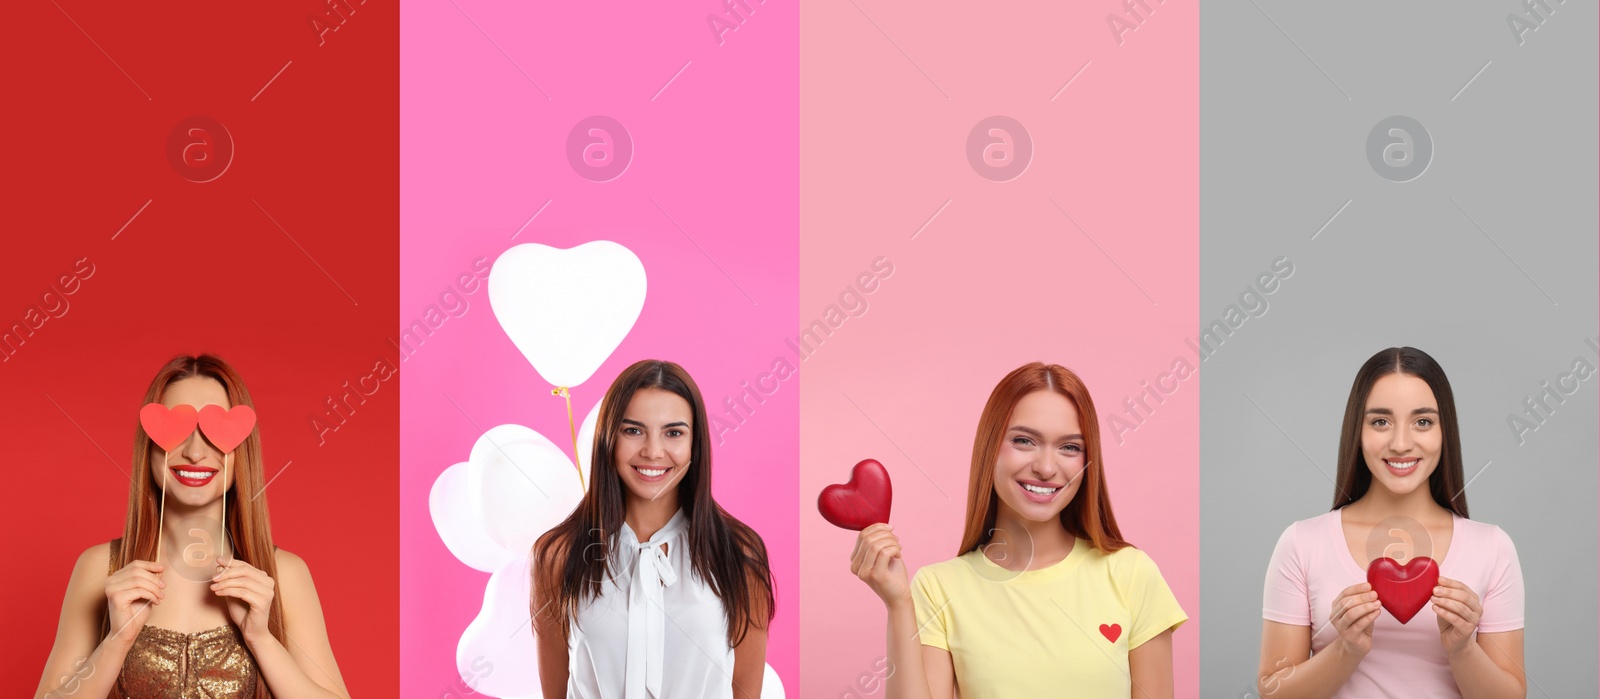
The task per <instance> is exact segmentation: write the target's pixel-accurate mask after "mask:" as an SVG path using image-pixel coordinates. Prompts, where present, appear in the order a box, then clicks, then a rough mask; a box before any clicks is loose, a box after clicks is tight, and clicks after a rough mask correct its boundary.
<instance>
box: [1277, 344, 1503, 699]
mask: <svg viewBox="0 0 1600 699" xmlns="http://www.w3.org/2000/svg"><path fill="white" fill-rule="evenodd" d="M1461 462H1462V455H1461V434H1460V430H1459V429H1458V428H1457V426H1456V406H1455V398H1454V396H1453V395H1452V394H1451V392H1450V381H1449V380H1448V379H1447V378H1445V374H1444V370H1443V369H1442V368H1440V367H1439V364H1438V362H1435V361H1434V360H1433V357H1430V356H1428V354H1427V353H1425V352H1423V351H1422V350H1419V349H1415V348H1411V347H1399V348H1395V347H1391V348H1389V349H1386V350H1383V351H1382V352H1379V353H1377V354H1375V355H1373V356H1372V358H1371V359H1368V360H1367V362H1366V364H1363V365H1362V366H1361V370H1360V371H1358V372H1356V379H1355V382H1354V384H1353V385H1352V386H1351V388H1350V398H1349V401H1348V402H1347V403H1346V404H1345V412H1344V427H1343V430H1342V432H1341V434H1340V439H1339V469H1338V477H1337V483H1336V485H1335V488H1334V496H1333V510H1332V511H1330V512H1328V513H1327V514H1323V515H1321V516H1318V517H1313V518H1311V519H1307V520H1301V521H1299V522H1295V523H1294V524H1292V525H1290V526H1289V528H1288V529H1286V530H1284V532H1283V535H1282V536H1281V537H1279V539H1278V544H1277V548H1276V549H1274V550H1273V552H1272V563H1271V564H1270V565H1269V566H1268V570H1267V578H1266V586H1265V592H1264V595H1263V596H1264V602H1263V605H1262V616H1263V617H1264V620H1263V621H1262V628H1261V666H1260V675H1259V676H1260V678H1261V679H1260V681H1259V683H1258V685H1259V689H1260V691H1261V693H1262V695H1263V696H1272V697H1273V698H1274V699H1307V698H1311V697H1315V698H1318V699H1327V698H1329V697H1363V698H1368V697H1384V698H1399V697H1467V698H1469V699H1511V698H1513V697H1516V698H1521V697H1525V696H1527V681H1526V679H1525V677H1524V673H1523V670H1522V627H1523V623H1522V568H1521V566H1520V565H1519V563H1518V562H1517V550H1516V548H1515V547H1514V546H1513V545H1512V543H1511V538H1510V537H1508V536H1506V533H1505V532H1504V531H1501V529H1500V528H1499V527H1496V526H1494V525H1491V524H1483V523H1479V522H1474V521H1472V520H1470V519H1467V496H1466V484H1465V482H1464V481H1463V479H1462V468H1461ZM1422 557H1427V558H1431V559H1433V560H1434V561H1436V563H1437V570H1438V575H1439V582H1438V585H1437V586H1436V587H1434V588H1432V595H1431V597H1430V598H1429V600H1428V604H1426V605H1424V606H1422V607H1421V608H1420V609H1419V610H1418V611H1417V612H1416V614H1415V616H1414V617H1412V618H1410V619H1408V620H1407V621H1405V622H1402V621H1400V620H1398V619H1396V618H1395V617H1394V616H1393V615H1392V614H1389V613H1386V612H1385V611H1384V609H1383V608H1382V605H1381V603H1380V602H1379V601H1378V593H1377V592H1376V591H1374V590H1373V589H1372V585H1371V584H1369V583H1367V582H1365V581H1366V580H1367V569H1368V566H1370V565H1371V564H1372V562H1373V561H1374V560H1376V559H1379V558H1392V559H1394V560H1395V562H1397V563H1400V564H1406V563H1409V562H1410V559H1412V558H1419V559H1420V558H1422ZM1419 563H1421V564H1422V565H1419V566H1409V567H1408V568H1407V570H1408V571H1415V570H1418V569H1420V568H1422V567H1425V566H1427V565H1428V564H1427V562H1426V561H1419ZM1405 575H1406V576H1407V577H1405V578H1402V577H1399V576H1395V577H1394V579H1395V580H1402V579H1412V578H1411V577H1409V576H1412V575H1414V573H1411V572H1408V573H1406V574H1405ZM1424 579H1425V578H1424ZM1380 581H1381V580H1380Z"/></svg>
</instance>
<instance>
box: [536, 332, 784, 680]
mask: <svg viewBox="0 0 1600 699" xmlns="http://www.w3.org/2000/svg"><path fill="white" fill-rule="evenodd" d="M590 463H591V466H590V474H591V478H590V486H589V490H588V491H587V492H586V493H585V494H584V496H583V500H582V502H580V503H579V505H578V508H577V509H576V510H575V511H573V513H572V515H571V516H569V517H568V518H567V519H566V521H564V522H562V523H561V524H558V525H556V526H555V528H553V529H551V530H550V531H549V532H547V533H546V534H545V535H543V536H541V537H539V540H538V542H537V543H535V544H534V547H533V551H532V553H531V555H530V558H531V560H532V561H533V566H532V567H533V571H532V589H533V594H532V595H531V597H530V599H529V600H528V609H529V611H530V613H531V615H532V617H533V630H534V634H535V635H536V636H537V640H538V648H539V651H538V652H539V658H538V665H539V683H540V686H541V687H542V689H543V692H544V696H545V697H546V698H547V699H560V698H562V697H627V699H644V698H645V697H646V696H647V694H648V696H653V697H702V698H705V699H724V698H725V699H757V698H758V697H760V696H761V694H762V683H763V680H764V674H765V669H766V648H767V629H768V626H769V624H770V623H771V620H772V617H773V611H774V597H773V593H772V571H771V567H770V566H769V565H768V562H767V548H766V544H765V543H764V542H763V541H762V539H761V536H760V535H759V534H757V533H756V532H755V530H754V529H751V528H750V527H749V526H746V525H745V524H744V523H743V522H740V521H739V520H738V519H736V518H734V516H733V515H731V514H729V513H728V512H727V511H726V510H724V509H722V506H721V505H718V504H717V501H716V500H715V499H714V498H712V496H711V439H710V428H709V425H708V422H707V420H706V407H705V402H704V401H703V400H701V397H700V388H699V387H698V386H697V385H695V382H694V379H692V378H690V377H689V374H688V373H687V372H685V371H684V370H683V367H681V366H678V365H677V364H674V363H672V362H664V361H658V360H648V359H647V360H643V361H640V362H636V363H634V364H633V365H632V366H629V367H628V368H627V369H624V370H623V371H622V373H621V374H620V375H619V376H617V379H616V380H615V381H613V382H612V384H611V387H610V388H609V389H607V390H606V395H605V397H604V398H602V399H601V402H600V414H599V416H598V418H597V420H596V423H595V429H594V451H593V456H592V457H591V461H590Z"/></svg>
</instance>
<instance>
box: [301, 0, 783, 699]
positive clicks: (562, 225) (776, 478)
mask: <svg viewBox="0 0 1600 699" xmlns="http://www.w3.org/2000/svg"><path fill="white" fill-rule="evenodd" d="M752 6H753V7H755V8H756V12H755V14H753V15H751V16H750V17H748V18H747V21H746V22H745V24H744V25H743V26H742V27H741V28H739V29H738V30H737V31H733V32H728V33H727V34H726V35H725V36H724V37H723V44H722V45H720V46H719V45H718V44H717V41H716V38H715V36H714V35H713V33H712V32H711V30H710V29H709V27H708V25H707V23H706V15H707V14H708V13H711V12H713V11H715V12H718V13H721V11H722V6H721V4H720V3H713V2H697V3H644V4H638V3H581V4H558V3H538V4H535V5H528V4H521V3H491V2H484V1H483V0H455V2H406V3H404V5H403V10H402V26H401V71H400V73H401V76H402V78H401V115H400V121H401V138H400V140H401V143H400V148H401V173H402V174H401V178H400V192H401V250H402V252H401V260H400V265H401V288H400V312H401V317H400V318H399V324H401V325H409V324H410V323H411V322H412V321H415V320H417V319H420V318H422V317H423V315H424V313H425V311H426V309H427V307H428V305H429V304H435V303H438V296H439V294H440V293H441V292H443V291H445V290H446V289H447V288H449V287H451V286H452V285H453V284H454V282H455V280H456V278H457V276H458V275H459V274H460V273H462V272H465V271H467V270H468V269H469V267H470V265H471V262H472V260H473V259H474V258H476V257H479V256H485V257H487V258H488V260H489V261H490V262H492V261H493V259H494V258H495V256H497V255H498V254H500V253H501V252H502V251H504V250H505V249H506V248H508V247H510V246H511V245H513V244H516V243H523V242H539V243H544V244H547V245H551V246H554V247H560V248H568V247H572V246H575V245H578V244H581V243H584V242H587V241H590V240H597V239H609V240H613V241H616V242H619V243H621V244H623V245H625V246H627V247H628V248H630V249H632V250H633V251H634V253H635V254H637V255H638V256H639V258H640V259H641V260H642V261H643V263H644V266H645V271H646V274H647V275H648V277H649V295H648V297H647V299H646V301H645V305H644V311H643V313H642V314H641V317H640V319H639V321H638V324H637V325H636V326H635V327H634V329H633V331H632V333H631V334H630V335H629V336H628V338H627V339H626V340H625V341H623V343H622V346H621V347H620V348H619V349H618V350H617V351H616V353H615V354H613V355H612V357H611V359H610V360H609V361H607V362H606V363H605V364H604V365H603V366H602V367H601V368H600V370H599V371H598V372H596V374H595V376H594V377H593V378H592V379H590V380H589V381H588V382H586V383H584V384H582V385H580V386H578V387H576V388H575V389H574V390H573V394H574V396H575V398H574V403H573V410H574V413H575V416H574V417H575V418H576V419H579V420H581V419H582V418H583V416H585V415H587V414H588V412H589V410H590V409H591V408H592V407H593V406H594V405H595V403H596V402H597V401H598V400H599V398H600V395H601V394H602V393H603V392H604V390H605V388H606V386H607V385H608V384H609V383H610V380H611V379H612V378H614V377H615V376H616V374H617V373H618V372H619V371H621V370H622V368H623V367H625V366H627V365H628V364H630V363H632V362H634V361H636V360H639V359H644V358H651V357H654V358H663V359H670V360H673V361H676V362H679V363H681V364H683V365H684V367H685V368H687V369H688V370H689V372H690V373H691V374H692V375H693V376H694V377H695V380H696V381H697V382H698V383H699V385H700V388H701V391H702V392H703V393H704V395H705V398H706V401H707V403H708V404H709V405H708V408H709V409H710V410H713V411H719V412H720V411H721V407H720V406H721V404H722V400H723V399H724V398H725V397H731V396H734V395H736V394H737V393H739V392H740V391H742V390H744V388H743V386H742V385H741V382H743V381H749V382H751V383H752V384H754V383H755V382H756V381H757V377H758V376H759V375H760V374H762V373H764V372H767V371H769V370H770V369H771V368H772V363H773V359H774V358H775V357H777V356H779V355H780V354H781V353H782V349H783V347H782V341H783V338H784V337H787V336H788V335H789V334H792V332H793V329H794V327H795V325H796V323H797V320H796V315H795V307H796V303H797V300H796V299H797V296H796V294H797V289H798V286H799V280H798V266H797V262H796V251H797V247H798V245H797V234H798V230H797V221H798V209H797V207H798V203H797V198H798V195H797V193H798V191H799V183H798V174H797V170H798V165H797V157H798V155H797V153H798V145H797V134H798V123H797V120H798V112H799V108H798V105H797V99H798V56H799V47H798V38H797V28H798V17H797V10H796V8H795V6H794V5H792V4H785V3H768V4H766V5H759V4H754V5H752ZM458 8H459V9H458ZM469 17H470V19H469ZM474 23H475V24H476V26H474ZM480 27H481V30H480ZM484 32H487V35H488V37H486V36H485V33H484ZM489 37H492V42H491V39H490V38H489ZM496 44H498V46H499V48H498V49H497V48H496ZM502 50H503V51H504V53H502ZM686 62H690V65H689V67H688V68H686V69H684V70H683V71H682V73H681V74H680V75H678V77H677V78H676V79H675V80H673V81H672V83H671V85H670V86H668V87H667V88H666V89H665V90H662V87H663V85H666V84H667V83H668V81H669V79H672V77H673V75H674V74H675V73H678V71H679V69H680V68H682V67H683V66H684V64H685V63H686ZM524 74H526V77H525V75H524ZM530 78H531V81H530ZM534 83H537V88H536V87H535V84H534ZM541 90H542V93H541ZM658 93H659V94H658ZM547 95H548V97H547ZM653 96H654V100H652V97H653ZM594 114H604V115H608V116H611V117H613V118H615V119H617V120H619V121H620V122H621V123H622V124H623V125H624V126H625V127H626V128H627V129H628V130H629V131H630V132H631V134H632V137H633V140H634V144H635V154H634V158H633V162H632V165H631V166H630V167H629V168H628V170H627V171H626V172H625V173H624V174H623V175H622V176H621V177H619V178H618V179H615V180H613V181H610V182H604V183H596V182H590V181H588V180H585V179H582V178H580V177H578V176H577V175H576V174H575V173H574V171H573V169H572V167H571V166H570V165H569V164H568V162H567V159H566V155H565V143H566V137H567V132H568V130H569V129H570V128H571V127H572V126H573V124H575V123H576V122H577V121H578V120H580V119H582V118H584V117H588V116H590V115H594ZM351 126H353V127H359V124H357V125H351ZM329 196H338V193H337V192H330V193H329ZM547 201H548V202H549V203H548V206H547V207H545V208H544V210H543V211H542V212H541V213H539V215H538V216H537V217H536V218H534V219H533V220H532V222H531V223H528V224H527V226H526V228H522V227H523V225H524V224H525V223H526V222H528V220H529V217H530V216H532V215H533V214H534V212H536V211H539V209H540V207H541V206H545V204H546V202H547ZM663 211H665V213H663ZM669 215H670V217H671V218H670V219H669V218H668V216H669ZM674 220H675V221H676V224H674V222H673V221H674ZM680 227H681V229H680ZM519 228H521V229H522V230H521V232H520V233H517V231H518V230H519ZM514 233H517V237H516V239H515V240H512V235H513V234H514ZM467 299H468V300H469V301H470V302H471V308H470V310H468V311H467V312H466V313H465V315H463V316H462V317H460V318H449V319H448V320H447V321H446V322H445V323H444V324H443V326H442V327H440V328H439V329H438V330H437V331H435V333H434V335H433V336H432V337H431V338H429V339H428V340H427V341H426V342H425V343H424V344H423V345H422V346H421V347H420V348H419V349H418V350H417V351H416V352H415V354H413V355H412V356H410V357H409V358H408V359H407V360H406V361H404V362H403V363H402V364H401V401H402V403H401V454H402V456H401V463H400V474H401V478H400V498H401V503H400V532H401V559H400V572H401V576H400V614H401V624H400V629H401V631H400V633H401V637H400V653H401V682H400V684H401V686H402V687H404V688H405V689H404V692H405V693H404V696H407V697H419V698H420V697H429V698H432V697H437V696H440V695H441V694H443V693H444V692H446V691H448V690H451V689H456V690H457V691H459V687H460V683H459V679H458V676H457V673H456V670H455V663H454V657H455V646H456V641H457V639H458V637H459V636H460V634H461V631H462V629H464V628H465V627H466V626H467V624H468V622H470V621H471V620H472V618H473V617H474V616H475V615H476V614H477V613H478V609H479V605H480V603H481V600H482V596H483V590H484V585H485V584H486V583H487V582H488V578H489V575H488V574H487V573H480V572H477V571H475V570H472V569H470V568H468V567H467V566H466V565H464V564H462V563H460V562H458V561H457V560H456V559H455V558H454V557H453V556H452V555H451V554H450V553H449V551H447V550H446V549H445V547H444V544H443V543H442V542H441V541H440V539H439V537H438V535H437V534H436V533H435V532H434V529H433V525H432V522H431V521H430V519H429V515H428V491H429V488H430V487H431V486H432V484H433V481H434V479H435V478H436V477H437V476H438V474H439V473H440V472H441V471H442V470H444V469H445V468H447V467H448V466H450V465H451V464H454V463H456V462H458V461H464V460H465V459H466V457H467V454H468V451H469V450H470V449H471V447H472V444H473V442H474V440H476V439H477V438H478V436H479V435H480V434H481V433H482V431H483V430H487V429H488V428H490V427H492V426H494V425H498V424H501V423H519V424H523V425H527V426H529V427H532V428H534V429H536V430H538V431H539V432H541V433H543V434H544V435H546V436H547V437H550V438H551V439H552V440H553V441H554V442H555V443H556V444H558V445H559V444H566V443H567V442H568V440H569V436H568V432H567V422H566V419H567V418H566V413H565V409H564V407H563V404H562V402H561V401H560V399H559V398H554V397H552V396H550V395H549V393H550V386H549V385H548V384H546V383H545V382H544V381H543V380H542V379H540V377H539V376H538V375H537V374H536V373H535V372H534V370H533V368H532V367H531V366H530V365H529V364H528V362H527V361H526V360H525V359H524V358H523V357H522V355H521V353H520V352H518V350H517V349H516V347H515V346H513V345H512V343H511V341H510V340H509V339H508V338H507V337H506V336H505V334H504V332H502V331H501V329H500V327H499V325H498V324H497V323H496V320H495V317H494V313H493V311H492V309H491V308H490V306H489V299H488V293H487V290H486V289H483V288H480V289H479V290H478V292H477V293H475V294H472V295H470V296H467ZM769 385H770V384H769ZM446 394H448V398H447V397H446ZM452 400H453V401H454V402H455V403H457V404H459V405H460V407H461V410H457V408H456V407H455V406H453V405H452V404H451V401H452ZM798 404H799V381H798V378H791V379H790V380H788V381H785V382H782V384H781V385H780V387H779V388H778V390H777V392H776V393H775V394H774V395H771V396H767V397H766V402H765V403H764V404H762V405H760V406H759V407H758V409H757V412H756V413H755V414H754V415H753V416H748V419H747V420H746V422H745V423H744V424H743V425H742V426H741V427H739V428H738V430H737V431H735V432H731V433H728V434H727V438H726V441H725V443H723V444H721V445H718V446H716V447H715V450H716V451H715V453H716V469H717V470H716V475H715V493H716V496H717V498H718V500H719V501H720V502H721V503H722V504H723V505H724V506H725V507H727V508H728V509H729V510H730V511H731V512H733V514H734V515H736V516H738V517H739V518H741V519H742V520H744V521H745V522H746V523H748V524H750V525H751V526H753V527H754V528H755V529H756V530H757V531H758V532H760V533H761V535H762V536H763V538H764V539H765V540H766V544H767V547H768V550H769V553H770V554H771V557H772V561H773V563H774V566H773V567H774V571H775V574H776V578H777V585H778V613H777V618H776V620H775V622H774V624H773V627H772V635H771V639H770V642H769V646H768V651H767V659H768V662H769V663H770V664H771V665H772V666H773V668H774V669H776V670H777V672H778V674H779V675H780V676H781V677H782V678H783V679H784V682H785V684H786V686H787V690H788V692H789V696H796V694H795V692H796V691H797V685H796V684H795V683H796V680H797V677H798V674H797V673H798V623H799V617H800V613H799V608H798V606H797V605H798V601H799V600H798V595H797V594H796V593H797V590H798V577H797V576H798V571H797V568H796V556H797V546H798V541H797V536H798V535H797V521H798V519H799V514H798V512H797V502H798V499H799V498H798V496H797V491H796V484H797V477H796V473H797V469H798V464H797V454H798V446H799V445H798V439H797V424H798ZM463 411H464V412H465V413H466V414H467V416H469V417H470V421H469V420H468V419H467V417H463V414H462V413H463ZM474 424H475V425H476V426H474Z"/></svg>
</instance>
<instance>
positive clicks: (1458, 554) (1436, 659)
mask: <svg viewBox="0 0 1600 699" xmlns="http://www.w3.org/2000/svg"><path fill="white" fill-rule="evenodd" d="M1453 519H1454V521H1455V533H1454V534H1453V535H1452V536H1451V538H1450V546H1449V548H1448V549H1446V550H1445V553H1444V560H1443V561H1441V562H1440V563H1439V574H1440V575H1442V576H1444V577H1446V578H1451V579H1454V580H1459V581H1461V582H1463V583H1465V584H1466V585H1467V587H1470V588H1472V591H1473V592H1475V593H1477V595H1478V599H1479V601H1480V603H1481V604H1482V606H1483V617H1482V619H1480V620H1479V622H1478V632H1479V633H1498V632H1501V631H1515V630H1517V629H1520V628H1522V567H1521V565H1520V564H1518V562H1517V549H1516V547H1515V546H1513V545H1512V544H1511V537H1509V536H1506V533H1505V532H1504V531H1501V530H1500V528H1499V527H1497V526H1494V525H1492V524H1484V523H1482V522H1474V521H1472V520H1470V519H1465V518H1463V517H1453ZM1366 580H1367V572H1366V570H1364V569H1362V568H1361V566H1360V565H1359V564H1357V563H1356V561H1355V559H1354V558H1351V556H1350V548H1349V547H1348V546H1347V545H1346V544H1345V538H1344V527H1343V525H1342V523H1341V519H1340V514H1339V510H1334V511H1332V512H1329V513H1327V514H1325V515H1321V516H1318V517H1313V518H1311V519H1305V520H1301V521H1299V522H1295V523H1294V524H1291V525H1289V528H1288V529H1285V530H1284V531H1283V536H1280V537H1278V546H1277V548H1275V549H1273V551H1272V563H1271V564H1270V565H1268V566H1267V582H1266V589H1265V591H1264V592H1263V594H1262V598H1263V601H1262V605H1261V607H1262V609H1261V615H1262V617H1264V618H1266V619H1267V620H1268V621H1276V622H1279V623H1283V624H1294V625H1296V626H1310V627H1311V628H1312V630H1313V631H1312V634H1311V651H1312V652H1313V653H1316V652H1319V651H1321V650H1322V649H1323V648H1325V647H1326V646H1327V645H1328V644H1329V643H1332V642H1334V641H1336V640H1338V638H1339V632H1338V630H1336V629H1334V628H1333V625H1332V624H1330V623H1329V622H1328V619H1329V617H1331V616H1332V614H1333V601H1334V600H1335V599H1336V598H1338V596H1339V593H1340V592H1342V591H1343V590H1344V589H1345V588H1347V587H1350V586H1351V585H1356V584H1359V583H1363V582H1366ZM1333 696H1334V697H1335V698H1336V699H1340V698H1346V697H1364V698H1365V697H1382V698H1384V699H1400V698H1402V697H1404V698H1407V699H1409V698H1410V697H1460V696H1461V692H1460V690H1459V689H1457V688H1456V683H1455V678H1454V677H1453V676H1452V675H1451V674H1450V662H1449V659H1448V658H1446V657H1445V652H1444V645H1443V644H1442V643H1440V641H1439V617H1438V616H1437V615H1436V614H1434V613H1433V605H1431V604H1428V605H1424V606H1423V607H1422V610H1421V611H1419V612H1417V615H1416V616H1415V617H1412V619H1411V621H1410V622H1408V623H1405V624H1401V623H1400V622H1399V621H1398V620H1396V619H1395V618H1394V616H1392V615H1391V614H1389V612H1388V611H1387V610H1385V611H1382V612H1380V613H1379V614H1378V620H1377V621H1376V622H1375V623H1374V624H1373V629H1372V650H1371V652H1369V653H1367V656H1366V657H1365V658H1362V660H1361V664H1360V665H1359V666H1357V667H1356V671H1355V673H1354V674H1352V675H1351V676H1350V679H1349V681H1347V682H1345V683H1344V686H1343V687H1340V688H1339V691H1337V692H1334V694H1333Z"/></svg>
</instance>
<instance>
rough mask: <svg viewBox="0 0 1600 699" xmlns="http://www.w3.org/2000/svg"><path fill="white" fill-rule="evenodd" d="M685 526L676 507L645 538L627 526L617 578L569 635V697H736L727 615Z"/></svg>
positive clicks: (616, 552) (620, 539)
mask: <svg viewBox="0 0 1600 699" xmlns="http://www.w3.org/2000/svg"><path fill="white" fill-rule="evenodd" d="M688 527H689V520H688V518H687V516H686V515H685V514H684V512H683V510H682V509H679V510H678V512H677V514H674V515H673V516H672V519H671V520H668V522H667V524H666V526H664V527H662V528H661V530H660V531H658V532H656V533H655V534H654V535H653V536H651V537H650V541H648V542H645V543H640V542H639V538H638V536H637V535H636V534H634V532H633V529H632V528H631V527H629V526H628V525H627V523H626V522H624V523H623V525H622V531H621V532H620V533H619V534H618V535H617V545H616V546H614V547H612V550H613V556H612V560H611V572H612V575H613V578H612V579H611V580H608V581H606V582H605V583H604V584H603V585H602V586H601V594H600V596H599V597H595V598H591V599H590V600H588V601H587V602H586V603H585V604H584V605H583V606H582V607H580V608H579V610H578V618H577V623H576V624H573V625H572V627H571V629H570V631H571V632H570V633H569V634H568V637H569V639H570V641H569V643H568V646H567V653H568V657H569V658H570V659H571V660H570V662H569V664H568V666H567V669H568V679H567V697H568V699H700V698H702V697H703V698H706V699H732V697H733V648H732V647H731V646H729V645H728V622H727V618H726V617H725V616H724V615H723V611H722V599H721V598H719V597H717V595H716V592H714V591H713V590H712V589H711V587H710V586H709V585H708V584H707V583H706V582H705V581H704V580H701V579H700V576H698V575H696V574H695V573H694V570H693V568H692V567H691V566H690V564H689V550H688V546H687V543H686V542H685V539H686V538H687V537H686V536H683V535H684V534H685V533H686V532H687V531H688ZM663 544H670V545H668V546H667V547H666V551H664V552H663V551H662V548H661V547H662V545H663Z"/></svg>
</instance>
